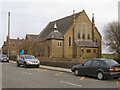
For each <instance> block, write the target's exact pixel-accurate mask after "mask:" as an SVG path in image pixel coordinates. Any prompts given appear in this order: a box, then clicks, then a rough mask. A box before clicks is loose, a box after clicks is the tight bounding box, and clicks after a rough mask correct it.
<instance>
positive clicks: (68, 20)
mask: <svg viewBox="0 0 120 90" xmlns="http://www.w3.org/2000/svg"><path fill="white" fill-rule="evenodd" d="M81 13H82V12H79V13H77V14H75V19H77V18H78V16H80V14H81ZM55 23H56V25H57V30H58V31H59V32H60V33H61V34H63V35H64V34H65V33H66V32H67V30H68V29H69V28H70V26H71V25H72V24H73V15H71V16H67V17H64V18H62V19H59V20H56V21H53V22H50V23H49V24H48V25H47V26H46V28H45V29H43V31H42V32H41V33H40V34H39V36H38V37H37V40H40V39H42V38H45V37H46V36H47V35H48V34H50V33H51V32H52V31H53V30H54V29H53V28H54V24H55Z"/></svg>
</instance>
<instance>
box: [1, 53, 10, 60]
mask: <svg viewBox="0 0 120 90" xmlns="http://www.w3.org/2000/svg"><path fill="white" fill-rule="evenodd" d="M0 61H2V62H4V61H5V62H9V59H8V57H7V56H6V55H5V54H0Z"/></svg>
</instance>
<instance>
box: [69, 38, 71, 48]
mask: <svg viewBox="0 0 120 90" xmlns="http://www.w3.org/2000/svg"><path fill="white" fill-rule="evenodd" d="M69 46H71V37H69Z"/></svg>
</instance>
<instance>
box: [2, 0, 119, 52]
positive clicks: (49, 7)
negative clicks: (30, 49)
mask: <svg viewBox="0 0 120 90" xmlns="http://www.w3.org/2000/svg"><path fill="white" fill-rule="evenodd" d="M118 2H119V0H0V47H2V45H3V42H4V41H5V40H6V36H7V33H8V12H9V11H10V14H11V17H10V38H15V39H16V38H17V37H19V38H20V39H22V38H25V35H26V34H39V33H40V32H41V31H42V30H43V29H44V28H45V26H46V25H47V24H48V23H49V22H50V21H54V20H57V19H60V18H63V17H66V16H69V15H71V14H73V10H75V13H78V12H81V11H82V10H83V9H84V10H85V12H86V13H87V15H88V17H89V18H90V20H91V19H92V13H94V17H95V25H96V27H97V28H98V30H99V32H100V33H101V34H102V35H103V30H104V25H107V23H109V22H112V21H118ZM103 38H104V37H103ZM102 51H103V52H106V50H105V49H103V50H102Z"/></svg>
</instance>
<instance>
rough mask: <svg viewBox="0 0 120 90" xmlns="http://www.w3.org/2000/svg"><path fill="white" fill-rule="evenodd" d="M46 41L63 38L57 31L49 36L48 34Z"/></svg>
mask: <svg viewBox="0 0 120 90" xmlns="http://www.w3.org/2000/svg"><path fill="white" fill-rule="evenodd" d="M46 39H47V40H48V39H64V38H63V34H61V33H60V32H59V31H57V30H54V31H52V32H51V33H50V34H48V36H47V37H46Z"/></svg>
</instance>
